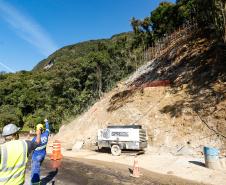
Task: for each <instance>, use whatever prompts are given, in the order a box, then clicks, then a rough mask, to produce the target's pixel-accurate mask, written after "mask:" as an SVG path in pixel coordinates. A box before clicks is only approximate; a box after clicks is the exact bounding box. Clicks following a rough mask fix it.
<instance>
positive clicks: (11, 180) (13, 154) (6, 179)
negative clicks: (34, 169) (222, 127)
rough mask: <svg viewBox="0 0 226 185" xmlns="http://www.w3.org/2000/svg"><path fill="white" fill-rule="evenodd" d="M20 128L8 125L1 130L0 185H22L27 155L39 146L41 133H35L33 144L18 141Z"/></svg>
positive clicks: (38, 131)
mask: <svg viewBox="0 0 226 185" xmlns="http://www.w3.org/2000/svg"><path fill="white" fill-rule="evenodd" d="M19 130H20V128H19V127H17V126H16V125H14V124H8V125H6V126H5V127H4V128H3V132H2V136H3V137H4V138H5V141H6V142H5V143H4V144H2V145H0V185H22V184H24V181H25V169H26V164H27V159H28V155H29V154H30V153H31V152H32V151H33V150H34V149H35V148H36V147H37V146H38V145H39V144H40V141H41V139H40V135H41V131H40V130H37V131H36V134H37V136H36V140H35V142H31V141H25V140H19V133H18V132H19Z"/></svg>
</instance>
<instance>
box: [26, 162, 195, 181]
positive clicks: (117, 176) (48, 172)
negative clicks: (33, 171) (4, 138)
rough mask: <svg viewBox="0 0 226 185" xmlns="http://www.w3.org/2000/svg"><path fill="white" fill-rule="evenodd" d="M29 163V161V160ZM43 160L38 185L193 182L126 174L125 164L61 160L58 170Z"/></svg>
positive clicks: (151, 175)
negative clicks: (134, 176)
mask: <svg viewBox="0 0 226 185" xmlns="http://www.w3.org/2000/svg"><path fill="white" fill-rule="evenodd" d="M29 164H30V162H29ZM52 165H53V164H52V162H51V161H50V160H49V159H46V160H45V161H44V162H43V164H42V169H41V179H42V185H47V184H55V185H135V184H139V185H195V184H197V183H192V182H189V181H185V180H181V179H177V178H175V177H173V176H170V175H168V176H163V175H159V174H154V173H151V172H148V171H144V170H142V173H143V175H142V176H141V177H140V178H133V177H130V172H131V169H130V167H128V166H124V165H118V164H113V163H104V162H97V161H83V160H79V159H76V160H74V159H69V158H66V159H63V160H62V161H61V166H60V168H59V169H58V170H55V169H53V168H52ZM29 176H30V165H29V166H28V169H27V173H26V182H25V185H29V179H30V177H29Z"/></svg>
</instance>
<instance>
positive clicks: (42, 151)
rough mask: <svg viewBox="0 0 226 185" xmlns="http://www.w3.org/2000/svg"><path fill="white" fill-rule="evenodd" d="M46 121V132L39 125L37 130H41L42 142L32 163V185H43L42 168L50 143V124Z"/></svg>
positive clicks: (35, 151) (34, 154) (34, 153)
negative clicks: (41, 178)
mask: <svg viewBox="0 0 226 185" xmlns="http://www.w3.org/2000/svg"><path fill="white" fill-rule="evenodd" d="M44 121H45V128H46V129H45V131H44V126H43V124H38V125H37V126H36V130H41V142H40V144H39V146H38V147H37V148H36V149H35V150H34V152H33V154H32V163H31V184H32V185H36V184H38V185H39V184H41V180H40V167H41V164H42V162H43V160H44V159H45V156H46V146H47V143H48V137H49V133H50V131H49V122H48V120H47V119H45V120H44ZM35 140H36V137H34V138H33V140H32V141H35Z"/></svg>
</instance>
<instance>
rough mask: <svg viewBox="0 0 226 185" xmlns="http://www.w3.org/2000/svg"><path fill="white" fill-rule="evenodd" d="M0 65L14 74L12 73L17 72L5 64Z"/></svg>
mask: <svg viewBox="0 0 226 185" xmlns="http://www.w3.org/2000/svg"><path fill="white" fill-rule="evenodd" d="M0 65H1V66H2V67H4V68H5V69H7V70H8V71H9V72H12V73H14V72H15V71H14V70H13V69H12V68H10V67H9V66H7V65H5V64H3V63H2V62H0Z"/></svg>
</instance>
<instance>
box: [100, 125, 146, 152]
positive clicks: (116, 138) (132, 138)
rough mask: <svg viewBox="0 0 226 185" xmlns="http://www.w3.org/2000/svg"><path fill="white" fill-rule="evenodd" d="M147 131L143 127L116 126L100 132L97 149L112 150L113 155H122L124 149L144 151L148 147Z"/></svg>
mask: <svg viewBox="0 0 226 185" xmlns="http://www.w3.org/2000/svg"><path fill="white" fill-rule="evenodd" d="M147 141H148V138H147V130H146V129H143V128H142V126H141V125H115V126H108V127H107V128H105V129H99V130H98V136H97V143H96V145H97V147H98V149H101V148H111V153H112V155H116V156H118V155H120V154H121V151H122V149H131V150H143V149H145V148H146V147H147Z"/></svg>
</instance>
